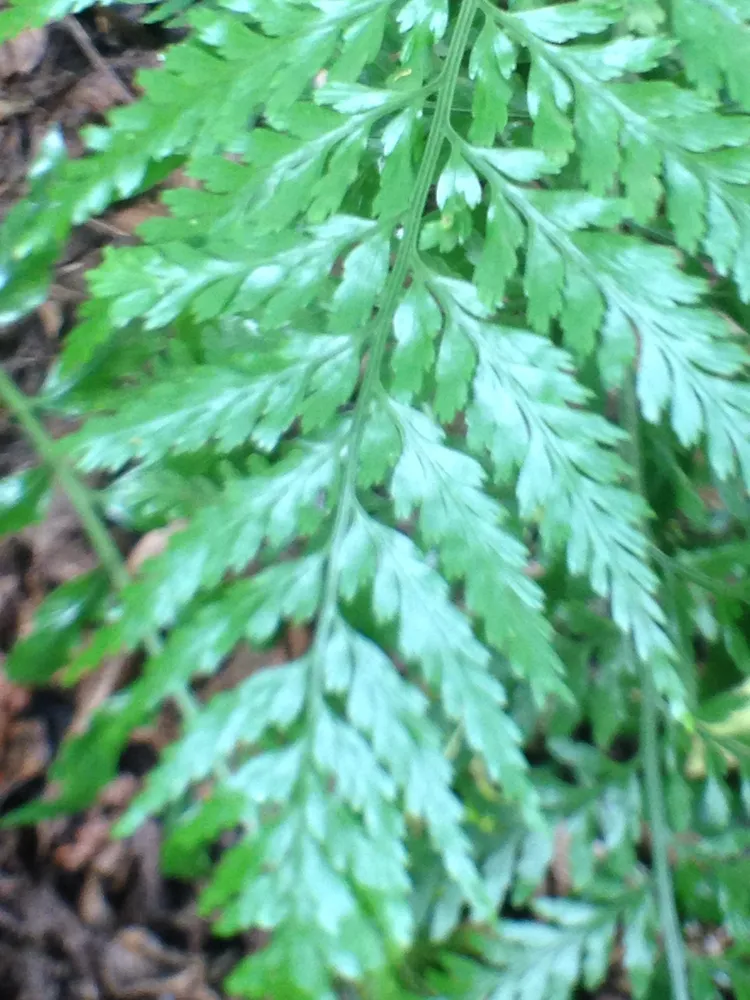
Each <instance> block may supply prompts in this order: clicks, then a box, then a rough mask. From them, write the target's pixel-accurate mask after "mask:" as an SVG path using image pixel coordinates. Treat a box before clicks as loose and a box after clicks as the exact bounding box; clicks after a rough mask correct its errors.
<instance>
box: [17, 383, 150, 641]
mask: <svg viewBox="0 0 750 1000" xmlns="http://www.w3.org/2000/svg"><path fill="white" fill-rule="evenodd" d="M0 399H1V400H2V401H3V402H4V403H5V405H6V406H7V408H8V409H9V410H10V412H11V413H12V414H13V415H14V416H15V418H16V419H17V420H18V423H19V424H20V425H21V427H22V428H23V430H24V432H25V433H26V436H27V437H28V439H29V440H30V441H31V443H32V444H33V445H34V448H35V449H36V451H37V454H38V455H39V457H40V458H41V460H42V461H43V462H44V463H45V465H47V466H48V467H49V468H50V469H51V470H52V473H53V474H54V476H55V478H56V479H57V481H58V483H59V484H60V486H61V488H62V489H63V490H64V491H65V493H66V495H67V497H68V500H70V503H71V506H72V507H73V509H74V510H75V512H76V514H77V515H78V519H79V521H80V522H81V526H82V527H83V530H84V531H85V533H86V536H87V537H88V540H89V542H90V543H91V547H92V548H93V550H94V552H95V553H96V555H97V556H98V557H99V562H100V563H101V564H102V566H103V567H104V569H105V570H106V572H107V575H108V576H109V578H110V580H111V581H112V585H113V586H114V588H115V590H117V591H121V590H123V588H124V587H125V586H126V585H127V584H128V583H129V581H130V576H129V574H128V571H127V568H126V566H125V562H124V560H123V558H122V555H121V554H120V551H119V550H118V548H117V546H116V545H115V543H114V542H113V540H112V537H111V536H110V534H109V532H108V531H107V528H106V525H105V524H104V521H103V520H102V518H101V517H100V515H99V513H98V512H97V509H96V501H95V499H94V495H93V493H92V491H91V490H90V489H89V488H88V487H87V486H86V485H85V483H83V482H82V481H81V479H80V478H79V477H78V475H77V474H76V472H75V470H74V469H73V468H72V467H71V465H70V464H69V463H68V460H67V459H66V458H65V456H64V455H62V454H60V451H59V450H58V449H57V448H56V447H55V442H54V440H53V439H52V438H51V437H50V436H49V434H48V433H47V431H46V430H45V429H44V427H43V425H42V424H41V422H40V421H39V419H38V417H37V416H36V415H35V413H34V409H33V407H32V405H31V402H30V401H29V399H28V397H27V396H26V395H25V394H24V393H22V392H21V390H20V389H19V388H18V387H17V386H16V384H15V382H14V381H13V379H12V378H11V377H10V376H9V375H8V373H7V372H6V371H5V370H4V369H3V368H1V367H0ZM144 645H145V647H146V650H147V652H148V653H149V655H150V656H156V655H157V653H159V652H160V651H161V643H160V641H159V639H158V637H157V636H155V635H150V636H147V638H146V639H145V640H144Z"/></svg>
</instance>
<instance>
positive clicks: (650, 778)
mask: <svg viewBox="0 0 750 1000" xmlns="http://www.w3.org/2000/svg"><path fill="white" fill-rule="evenodd" d="M623 403H624V406H623V410H624V416H625V420H624V423H625V426H626V429H627V431H628V437H629V440H630V450H631V455H630V461H631V466H632V468H633V475H634V480H635V484H634V485H635V487H636V489H637V491H638V492H639V493H640V495H641V496H643V497H644V499H645V496H644V482H643V460H642V456H641V446H640V428H639V416H638V404H637V402H636V393H635V386H634V385H633V381H632V379H631V380H629V382H628V384H627V386H626V387H625V389H624V391H623ZM625 642H626V643H627V651H628V658H629V660H630V662H631V666H635V665H636V664H637V671H638V674H639V676H640V681H641V759H642V763H643V780H644V785H645V789H646V802H647V805H648V813H649V817H650V819H651V842H652V850H653V860H654V874H655V879H656V898H657V903H658V908H659V916H660V918H661V924H662V932H663V936H664V949H665V951H666V956H667V966H668V968H669V978H670V982H671V984H672V993H673V997H674V1000H690V985H689V981H688V971H687V963H686V959H685V946H684V941H683V937H682V929H681V928H680V920H679V916H678V913H677V903H676V901H675V894H674V884H673V882H672V872H671V869H670V865H669V841H670V830H669V825H668V822H667V816H666V811H665V809H664V785H663V782H662V774H661V764H660V759H659V758H660V754H659V738H658V734H659V713H658V710H657V693H656V687H655V685H654V678H653V675H652V673H651V670H650V668H649V665H648V663H645V662H644V661H643V660H642V659H641V658H640V657H636V654H635V649H634V647H633V640H632V639H631V638H627V639H626V640H625Z"/></svg>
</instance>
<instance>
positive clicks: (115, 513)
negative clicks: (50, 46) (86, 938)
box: [0, 0, 750, 1000]
mask: <svg viewBox="0 0 750 1000" xmlns="http://www.w3.org/2000/svg"><path fill="white" fill-rule="evenodd" d="M86 6H88V4H86V3H75V2H72V3H71V2H67V3H65V2H54V0H36V2H34V3H29V2H28V0H23V2H21V0H15V2H13V3H11V4H10V5H8V6H7V8H6V9H5V10H4V11H3V12H2V13H1V14H0V40H2V39H4V38H8V37H12V36H13V35H14V34H15V33H17V32H18V31H20V30H22V29H23V28H24V27H27V26H29V25H33V24H41V23H43V22H45V21H46V20H49V19H55V18H60V17H63V16H67V15H68V14H71V13H75V12H77V11H81V10H83V9H84V8H85V7H86ZM506 8H507V9H506ZM175 14H179V15H180V16H182V15H184V17H185V19H186V23H187V24H188V25H189V28H190V31H189V32H188V33H187V34H186V36H185V37H184V38H183V39H182V40H181V41H179V42H177V43H175V44H174V45H172V46H171V47H170V48H169V49H168V51H167V52H166V53H165V55H164V58H163V62H162V64H161V66H160V67H158V68H156V69H153V70H149V71H147V72H144V73H142V74H141V76H140V78H139V84H140V86H141V87H142V89H143V94H142V96H141V97H140V98H139V100H138V101H137V102H135V103H133V104H132V105H131V106H128V107H125V108H120V109H118V110H117V111H115V112H114V113H113V115H112V117H111V121H110V123H109V124H108V125H107V126H106V127H98V128H91V129H89V130H88V131H87V133H86V140H87V142H88V147H89V150H90V152H89V155H86V156H84V157H82V158H80V159H77V160H70V159H68V158H66V156H65V153H64V149H63V146H62V143H61V140H60V139H59V137H57V136H54V135H52V136H50V137H48V139H47V142H46V144H45V145H44V147H43V149H42V150H41V152H40V155H39V158H38V161H37V164H36V166H35V169H34V171H33V176H32V177H31V178H30V185H29V193H28V197H27V198H26V199H25V200H24V201H22V202H21V203H20V204H19V205H18V206H16V207H15V208H14V209H13V210H12V211H11V212H10V214H9V216H8V218H7V219H6V221H5V223H4V228H3V236H4V238H3V241H2V246H1V247H0V316H2V317H3V319H4V320H5V321H12V320H14V319H16V318H17V317H19V316H21V315H23V314H24V313H26V312H28V311H29V310H31V309H33V308H35V307H36V306H37V305H38V304H39V303H40V302H41V301H43V299H44V296H45V295H46V289H47V286H48V283H49V280H50V272H51V268H52V265H53V263H54V261H55V259H56V257H57V255H58V253H59V250H60V248H61V246H62V245H63V243H64V241H65V240H66V238H67V236H68V235H69V233H70V230H71V228H72V227H73V226H75V225H77V224H79V223H81V222H83V221H84V220H85V219H87V218H88V217H90V216H92V215H95V214H97V213H101V212H102V211H104V210H105V209H106V208H107V207H108V206H109V205H110V204H111V203H113V202H115V201H119V200H122V199H127V198H131V197H134V196H136V195H137V194H138V193H139V192H141V191H143V190H146V189H149V188H152V187H154V186H156V185H158V184H159V183H160V182H161V181H162V180H164V179H165V178H166V177H167V176H169V175H170V174H171V173H172V172H173V170H174V169H175V168H176V167H178V166H179V167H181V168H182V170H183V171H184V174H185V175H186V176H187V177H188V178H190V179H191V183H190V184H187V185H182V186H172V187H170V188H169V189H167V190H165V191H164V192H163V193H162V199H163V201H164V203H165V204H166V206H167V207H168V209H169V213H168V214H167V215H165V216H159V217H156V218H153V219H151V220H149V221H148V222H146V223H144V224H143V225H142V227H141V229H140V236H141V237H142V240H141V243H140V244H139V245H138V246H135V247H129V248H121V249H116V250H111V249H110V250H109V251H107V253H106V254H105V257H104V260H103V262H102V264H101V265H100V266H99V267H98V268H97V269H96V270H95V271H94V272H93V273H92V274H91V276H90V286H91V293H92V294H91V297H90V299H89V301H88V302H87V303H86V305H85V306H84V307H83V308H82V309H81V313H80V316H79V322H78V325H77V326H76V327H75V329H73V331H72V332H71V333H70V334H69V336H68V337H67V338H66V341H65V345H64V350H63V353H62V356H61V358H60V360H59V362H58V364H57V365H56V367H55V370H54V371H53V372H52V373H51V375H50V377H49V379H48V382H47V384H46V386H45V388H44V390H43V391H42V392H41V393H40V395H39V396H38V397H37V398H36V399H35V401H34V407H35V409H34V410H33V411H32V408H31V405H30V404H29V403H28V402H27V401H24V400H23V397H21V396H20V394H19V393H18V392H17V390H14V388H13V386H12V383H10V382H9V380H8V379H7V377H4V380H3V381H2V382H0V394H1V395H2V396H3V397H4V399H5V401H6V403H7V404H8V406H9V407H10V408H11V410H13V411H14V412H15V414H16V416H17V417H18V418H19V420H20V422H21V423H22V425H23V427H24V428H25V429H26V430H27V431H28V433H29V434H30V435H31V437H32V438H33V439H34V441H35V443H36V445H37V447H38V448H39V451H40V458H41V459H42V460H43V466H42V467H41V468H40V469H39V470H32V471H29V472H24V473H21V474H19V475H16V476H13V477H12V478H9V479H6V480H4V481H2V482H0V530H1V531H3V532H10V531H18V530H21V529H22V528H24V527H25V526H26V525H27V524H29V523H31V522H33V521H34V520H35V519H38V518H39V517H40V516H42V514H43V511H44V507H45V503H46V500H47V498H48V494H49V490H50V489H51V482H52V481H53V480H54V479H57V481H58V483H59V485H61V486H62V487H63V488H64V489H66V490H67V491H68V493H69V495H70V497H71V499H72V501H73V503H74V505H75V506H76V508H77V509H78V511H79V513H80V514H81V517H82V519H83V522H84V525H85V526H86V528H87V530H88V531H89V533H90V534H91V537H92V541H93V542H94V545H95V547H96V548H97V550H98V551H99V554H100V556H101V557H102V562H103V566H104V569H106V570H107V571H108V573H109V575H110V577H111V578H112V580H111V582H112V587H111V588H109V587H108V586H107V585H106V582H105V581H104V576H103V574H101V573H96V574H93V575H91V576H87V577H85V578H82V579H81V580H76V581H73V582H72V583H69V584H66V585H65V586H64V587H61V588H60V589H59V590H58V591H56V592H55V593H53V594H52V595H50V596H49V597H48V599H47V600H46V601H45V602H44V604H43V605H42V606H41V608H40V609H39V611H38V614H37V619H36V621H35V627H34V630H33V631H32V633H31V634H30V635H29V636H28V637H27V638H25V639H24V640H23V641H22V642H20V643H19V644H18V645H17V647H16V649H15V651H14V652H13V653H12V654H11V656H10V658H9V671H10V674H11V676H12V677H14V678H15V679H17V680H19V681H27V682H37V683H42V682H44V681H46V680H47V679H49V678H50V677H51V676H52V675H53V674H55V673H56V672H58V671H60V673H61V676H62V677H63V678H64V679H65V680H67V681H68V682H72V681H74V680H75V679H77V678H78V677H80V676H81V675H82V674H83V673H85V672H86V671H89V670H92V669H95V668H96V667H97V666H98V665H99V664H100V662H101V661H102V659H103V658H104V657H108V656H112V655H117V654H121V653H122V652H123V651H126V650H127V651H135V650H139V649H141V648H142V649H143V650H144V651H145V654H146V655H145V658H144V662H143V665H142V668H141V669H140V671H139V672H138V674H137V676H136V677H135V679H134V680H132V682H131V683H129V684H128V685H127V686H126V687H125V688H124V689H123V690H121V691H118V692H117V693H116V694H115V695H114V696H113V697H112V698H111V699H110V701H108V702H107V703H106V704H105V705H104V706H102V708H101V709H100V710H99V711H98V712H97V713H96V714H95V716H94V718H93V719H92V721H91V724H90V727H89V729H88V730H87V731H86V732H84V733H80V734H78V735H76V736H75V737H72V738H70V739H69V740H68V741H66V743H65V745H64V746H63V748H62V750H61V752H60V755H59V757H58V760H57V761H56V763H55V765H54V768H53V773H52V778H53V779H54V781H55V787H56V788H57V789H58V792H59V795H58V798H57V800H55V801H54V802H50V801H47V802H45V803H43V804H35V805H31V806H28V807H26V808H24V809H23V810H21V812H20V813H19V814H17V815H16V816H15V817H12V818H11V821H21V820H26V821H28V820H31V819H33V818H35V817H38V816H40V815H47V814H49V813H50V812H54V811H55V810H73V809H79V808H82V807H85V806H86V805H87V804H88V803H89V802H91V801H92V799H93V798H94V797H95V796H96V794H97V792H98V791H99V790H100V788H101V787H102V786H103V785H104V784H105V783H106V782H107V781H108V780H109V779H110V778H111V777H112V776H113V775H114V774H115V773H116V771H117V767H118V761H119V758H120V755H121V753H122V751H123V749H124V747H125V746H126V744H127V741H128V739H129V736H130V734H131V733H132V731H133V729H134V728H135V727H137V726H139V725H141V724H143V723H144V722H145V721H147V720H148V719H150V718H152V717H153V716H154V715H155V713H156V712H158V711H159V709H160V708H161V706H162V705H163V704H164V703H165V702H167V701H169V700H172V701H174V702H175V703H176V704H177V705H178V706H179V708H180V711H181V713H182V717H183V726H182V732H181V735H180V737H179V739H178V740H177V742H176V743H175V744H174V745H173V746H172V747H171V748H170V749H169V750H167V751H166V753H165V754H164V756H163V759H162V760H161V762H160V763H159V765H158V766H157V767H156V768H155V770H154V771H153V772H152V774H151V775H150V776H149V778H148V780H147V781H146V783H145V786H144V788H143V790H142V792H141V794H140V796H139V797H138V798H137V799H136V800H135V802H134V803H133V804H132V806H131V808H130V810H129V812H128V813H127V814H126V816H125V817H124V818H123V819H122V821H121V823H120V826H119V833H120V834H121V835H123V836H127V835H129V834H130V833H132V831H133V830H134V829H135V828H136V827H137V826H138V825H139V824H140V823H141V822H142V821H143V820H144V819H145V818H147V817H149V816H153V815H159V816H161V817H163V822H164V826H165V831H166V841H165V846H164V864H165V867H166V869H167V870H168V871H170V872H173V873H176V874H182V875H187V876H195V874H196V873H198V874H199V875H200V877H201V879H202V880H203V891H202V896H201V907H202V910H203V912H204V913H206V914H208V915H211V916H214V917H215V918H216V929H217V933H219V934H229V935H231V934H234V933H236V932H237V931H240V930H243V929H246V928H250V927H253V928H260V929H262V930H264V931H267V932H269V935H268V944H267V945H266V946H265V947H264V948H262V949H261V950H259V951H257V952H256V953H254V954H252V955H249V956H247V957H246V958H245V960H244V961H243V962H242V963H241V964H240V966H239V967H238V968H237V969H236V970H235V971H234V972H233V973H232V975H231V976H230V979H229V983H228V989H229V990H230V992H232V994H233V995H238V996H239V995H242V996H247V997H255V998H263V997H268V996H272V997H275V998H279V1000H282V998H283V1000H331V998H334V997H344V996H346V997H351V996H355V995H356V996H361V997H363V998H371V1000H375V998H377V1000H389V998H402V1000H406V998H407V997H411V998H412V1000H414V998H416V997H427V996H435V995H439V996H441V997H444V998H448V997H456V998H458V997H461V998H472V1000H473V998H476V1000H488V998H490V997H491V998H493V1000H537V998H539V997H544V998H545V1000H546V998H550V1000H557V998H560V1000H563V998H567V997H569V996H571V995H572V994H573V992H574V991H575V990H576V989H577V988H579V987H581V988H585V989H588V990H595V989H597V988H598V987H599V986H600V985H601V984H602V983H604V982H605V981H606V980H607V979H608V977H609V976H610V975H611V969H610V967H611V963H612V962H615V965H616V969H615V971H616V972H617V974H618V975H622V976H625V977H627V981H628V983H629V988H630V989H631V991H632V995H633V996H635V997H637V998H644V1000H645V998H646V997H649V996H656V995H660V991H661V993H662V994H663V993H664V990H665V988H666V987H665V982H666V981H665V976H668V977H669V981H670V984H671V990H672V993H673V995H674V996H675V997H676V998H677V1000H686V998H687V997H688V996H689V995H691V993H690V991H692V995H694V996H696V997H700V998H703V997H711V998H714V997H718V996H719V995H720V993H719V991H720V990H721V989H724V988H726V987H727V983H728V982H729V984H730V985H734V987H735V989H736V995H737V996H738V997H740V996H746V995H750V987H749V986H748V981H749V980H750V975H749V974H748V967H747V957H748V956H747V949H746V945H743V943H742V942H743V940H746V938H747V922H748V919H750V900H749V899H748V897H747V891H746V882H747V880H746V879H744V881H743V880H741V879H737V878H735V877H734V876H733V875H732V874H731V872H732V871H735V870H737V869H736V868H733V866H736V865H737V864H738V863H739V861H738V859H741V858H742V857H743V855H744V852H745V851H746V848H747V845H746V843H745V841H746V837H745V834H744V831H743V826H744V824H746V822H747V810H748V807H749V805H750V794H748V792H749V790H750V784H748V782H749V781H750V771H748V767H747V746H748V741H749V740H750V735H749V734H750V722H749V721H748V715H749V714H750V712H749V711H748V697H749V696H748V689H747V681H746V678H747V675H748V670H749V668H748V664H750V648H749V647H748V639H747V635H746V633H747V628H746V618H745V610H744V604H745V603H746V601H747V597H748V587H749V586H750V584H749V582H748V579H747V567H748V548H747V542H746V540H745V534H746V531H747V528H748V525H750V508H749V507H748V503H747V488H748V486H750V385H749V384H748V382H747V380H746V378H745V369H746V365H747V359H748V355H747V334H746V333H745V330H744V328H745V327H746V326H747V322H748V318H749V317H748V303H749V302H750V257H749V256H748V253H749V252H750V251H749V250H748V248H749V247H750V142H749V140H750V115H748V114H747V113H746V112H750V61H749V60H748V56H750V6H749V5H748V4H746V3H744V2H740V0H672V2H671V3H669V4H664V5H662V4H660V3H658V2H657V0H631V2H620V0H572V2H565V3H553V4H551V5H549V6H543V5H542V4H541V3H537V2H534V0H530V2H511V3H509V4H507V5H499V4H496V3H493V2H492V0H461V2H460V3H459V2H450V3H449V2H448V0H345V2H344V0H340V2H336V0H215V2H213V3H211V4H199V3H194V4H190V3H183V2H178V3H170V2H167V3H165V4H159V5H154V10H153V11H152V12H151V16H153V17H160V16H162V17H167V18H168V17H171V16H173V15H175ZM44 414H58V415H59V414H66V415H75V416H76V417H82V418H84V419H83V420H82V422H81V425H80V429H79V430H77V431H76V432H75V433H72V434H70V435H69V436H67V437H66V438H64V439H63V440H61V441H59V442H56V443H54V444H53V443H52V442H51V441H50V440H49V439H48V438H47V437H46V436H45V433H44V431H43V429H42V427H41V425H40V422H39V415H44ZM94 471H96V472H105V473H106V474H107V475H108V477H109V478H108V480H107V485H106V486H105V487H104V488H102V489H101V490H100V491H99V492H96V491H94V490H89V489H88V488H87V487H84V486H83V484H82V482H81V479H80V476H82V475H84V474H87V473H89V472H94ZM102 512H104V514H106V515H107V517H109V518H110V519H111V520H113V521H116V522H118V523H120V524H124V525H126V526H128V527H129V528H133V529H135V530H139V531H144V530H150V529H153V528H163V527H167V526H168V527H175V526H177V527H179V529H180V530H178V531H175V532H174V533H173V535H172V537H171V540H170V542H169V545H168V546H167V548H166V550H165V551H164V552H162V553H161V554H159V555H156V556H154V557H152V558H151V559H149V560H148V561H147V562H146V563H145V564H144V565H143V566H142V567H141V568H140V570H139V571H138V572H137V573H136V574H135V575H133V576H132V578H128V575H127V574H126V573H125V572H124V570H123V568H122V566H121V565H120V564H119V562H118V556H117V552H116V551H115V550H114V548H113V546H112V545H111V543H108V541H107V537H106V533H104V531H103V529H102V517H103V516H104V515H103V513H102ZM178 521H179V522H180V523H179V524H178V525H175V522H178ZM290 627H296V628H301V629H304V630H306V631H307V633H308V634H309V638H310V643H309V647H308V648H307V649H306V650H305V651H304V652H302V653H300V655H299V656H298V657H297V658H296V659H295V660H294V661H293V662H288V663H283V664H281V665H279V664H278V655H277V650H278V645H279V642H280V640H281V639H283V636H284V634H285V632H286V630H287V629H289V628H290ZM243 643H246V644H249V645H250V646H251V647H253V649H255V650H256V651H264V650H265V651H267V659H268V665H267V666H266V667H265V668H263V669H260V670H258V671H257V672H256V673H254V674H252V675H251V676H250V677H248V678H247V679H246V680H245V681H243V682H242V683H241V684H240V685H238V686H237V687H235V688H234V689H232V690H229V691H226V692H224V693H220V694H217V695H214V696H213V697H212V698H210V699H206V698H205V697H204V695H203V691H204V686H203V683H202V682H203V679H204V678H206V677H208V676H210V675H212V674H215V673H216V672H217V671H219V670H221V668H222V666H223V665H224V663H225V662H226V660H227V658H228V657H229V656H231V654H232V653H233V651H234V650H235V648H236V647H238V646H239V645H240V644H243ZM639 710H641V716H642V717H641V724H640V731H639V722H638V717H639ZM688 833H689V834H690V835H689V836H688ZM219 841H221V842H222V844H223V845H224V848H223V850H222V851H221V852H219V860H218V862H216V861H212V859H213V858H215V857H216V856H217V851H216V844H217V842H219ZM741 864H742V865H744V866H745V867H746V862H745V861H742V862H741ZM742 870H744V868H743V869H742ZM696 921H698V922H702V924H703V925H710V926H712V927H716V926H720V925H723V927H724V928H725V929H726V931H727V933H728V935H729V936H730V937H731V938H732V939H733V943H732V944H731V946H730V945H728V946H727V947H726V948H725V949H723V950H721V951H720V952H719V953H716V950H715V949H714V951H713V952H710V951H708V950H704V951H701V950H700V949H698V948H695V947H693V948H692V949H687V948H686V947H685V941H684V939H685V937H686V935H687V933H688V931H689V929H690V927H691V922H693V923H694V922H696ZM662 931H663V934H662V933H661V932H662ZM616 945H617V947H615V946H616ZM743 991H744V992H743Z"/></svg>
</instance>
